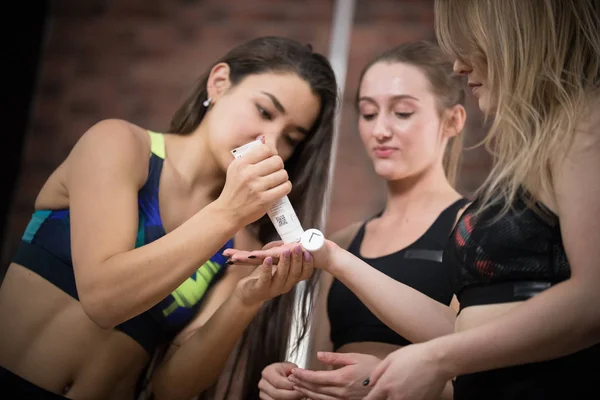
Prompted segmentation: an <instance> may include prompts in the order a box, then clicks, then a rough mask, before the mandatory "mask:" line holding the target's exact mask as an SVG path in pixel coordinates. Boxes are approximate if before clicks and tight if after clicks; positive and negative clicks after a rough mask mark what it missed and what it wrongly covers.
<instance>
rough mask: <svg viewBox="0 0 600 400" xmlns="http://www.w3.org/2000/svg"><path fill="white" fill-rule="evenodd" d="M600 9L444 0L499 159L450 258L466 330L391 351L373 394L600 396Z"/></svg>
mask: <svg viewBox="0 0 600 400" xmlns="http://www.w3.org/2000/svg"><path fill="white" fill-rule="evenodd" d="M599 8H600V5H599V3H598V1H591V0H588V1H586V0H575V1H565V0H546V1H523V0H503V1H496V0H489V1H481V0H466V1H462V2H456V1H450V0H436V3H435V21H436V31H437V35H438V39H439V41H440V44H441V45H442V47H443V48H445V49H446V50H447V51H448V52H449V53H450V54H452V55H453V56H454V57H455V59H456V60H457V61H456V62H455V66H454V68H455V71H456V72H457V73H460V74H463V75H466V76H467V77H468V82H469V86H470V87H471V88H472V91H473V94H474V95H475V96H476V97H477V99H478V101H479V107H480V108H481V110H482V111H484V112H485V113H487V114H488V115H490V116H492V115H493V116H494V122H493V125H492V127H491V131H490V133H489V137H488V140H487V142H488V143H489V144H491V149H492V151H493V152H494V154H495V155H496V157H495V159H496V163H495V166H494V168H493V170H492V172H491V174H490V176H489V178H488V179H487V181H486V182H485V184H484V185H483V187H482V189H481V190H480V195H479V198H478V200H477V201H476V202H474V204H472V205H471V207H470V208H469V209H467V210H466V211H465V213H464V214H463V216H462V218H461V220H460V222H459V223H458V226H457V227H456V229H455V232H454V234H453V237H452V239H451V241H450V244H449V246H448V247H447V248H446V252H445V255H444V257H445V262H446V263H448V265H451V266H452V267H453V269H454V281H455V293H456V294H457V296H458V299H459V302H460V304H461V311H460V312H459V316H458V317H457V319H456V324H455V327H456V333H455V334H452V335H448V336H445V337H441V338H438V339H434V340H431V341H429V342H427V343H424V344H420V345H415V346H409V347H406V348H404V349H401V350H399V351H397V352H396V353H395V354H392V355H390V356H389V357H388V358H387V359H385V360H384V361H383V362H382V363H381V364H380V366H379V367H378V368H377V370H376V371H375V372H374V374H373V376H372V377H371V381H372V384H374V388H373V390H372V391H371V393H370V395H369V396H368V397H367V399H369V400H373V399H384V398H387V399H433V398H436V396H437V395H438V394H439V392H440V391H441V390H442V388H443V387H444V383H445V382H446V380H447V379H449V378H452V377H457V379H456V384H455V399H459V400H463V399H488V400H489V399H548V398H570V399H575V398H577V399H583V398H592V397H594V396H598V388H597V383H596V376H595V375H596V373H595V372H594V371H595V370H594V369H593V368H591V369H590V368H589V367H587V365H586V364H588V363H589V362H590V361H591V362H593V363H594V364H596V363H597V361H598V360H599V359H600V346H599V345H598V342H600V308H599V307H598V304H600V291H599V290H598V287H599V286H600V246H598V244H599V243H600V179H598V177H597V176H596V175H597V174H598V172H600V124H599V123H600V120H599V118H598V114H597V113H595V112H594V111H595V110H596V109H597V106H598V100H599V99H600V98H599V89H600V85H599V83H600V23H599V20H598V18H599V17H598V11H599ZM388 311H393V310H388ZM416 378H418V379H416Z"/></svg>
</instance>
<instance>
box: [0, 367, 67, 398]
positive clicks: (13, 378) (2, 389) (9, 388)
mask: <svg viewBox="0 0 600 400" xmlns="http://www.w3.org/2000/svg"><path fill="white" fill-rule="evenodd" d="M0 393H2V394H1V395H0V397H2V398H3V399H11V400H12V399H19V400H20V399H24V400H25V399H26V400H64V399H66V397H63V396H61V395H58V394H56V393H52V392H50V391H48V390H46V389H42V388H41V387H39V386H36V385H34V384H33V383H31V382H29V381H28V380H26V379H23V378H21V377H20V376H19V375H16V374H14V373H12V372H11V371H9V370H7V369H6V368H3V367H0Z"/></svg>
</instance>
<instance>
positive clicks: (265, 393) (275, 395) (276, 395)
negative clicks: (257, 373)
mask: <svg viewBox="0 0 600 400" xmlns="http://www.w3.org/2000/svg"><path fill="white" fill-rule="evenodd" d="M282 379H283V380H285V381H287V379H286V378H282ZM287 383H288V384H290V383H291V382H289V381H288V382H287ZM288 386H289V387H290V389H283V388H278V387H275V386H274V385H273V384H271V383H270V382H269V381H268V380H266V379H264V378H263V379H261V380H260V382H258V389H259V390H260V398H261V399H267V400H268V399H274V400H299V399H301V398H302V397H303V395H302V393H300V392H298V391H296V390H294V387H293V384H291V385H288Z"/></svg>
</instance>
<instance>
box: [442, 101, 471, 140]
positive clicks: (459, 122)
mask: <svg viewBox="0 0 600 400" xmlns="http://www.w3.org/2000/svg"><path fill="white" fill-rule="evenodd" d="M444 114H445V115H444V137H446V138H451V137H454V136H458V135H459V134H460V133H461V132H462V130H463V128H464V127H465V121H466V120H467V112H466V111H465V108H464V107H463V106H462V105H460V104H456V105H454V106H452V107H451V108H449V109H447V110H446V112H445V113H444Z"/></svg>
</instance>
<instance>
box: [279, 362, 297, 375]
mask: <svg viewBox="0 0 600 400" xmlns="http://www.w3.org/2000/svg"><path fill="white" fill-rule="evenodd" d="M294 368H298V366H297V365H296V364H294V363H290V362H283V363H281V372H282V373H283V375H285V376H286V377H287V376H290V375H291V374H292V370H293V369H294Z"/></svg>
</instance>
